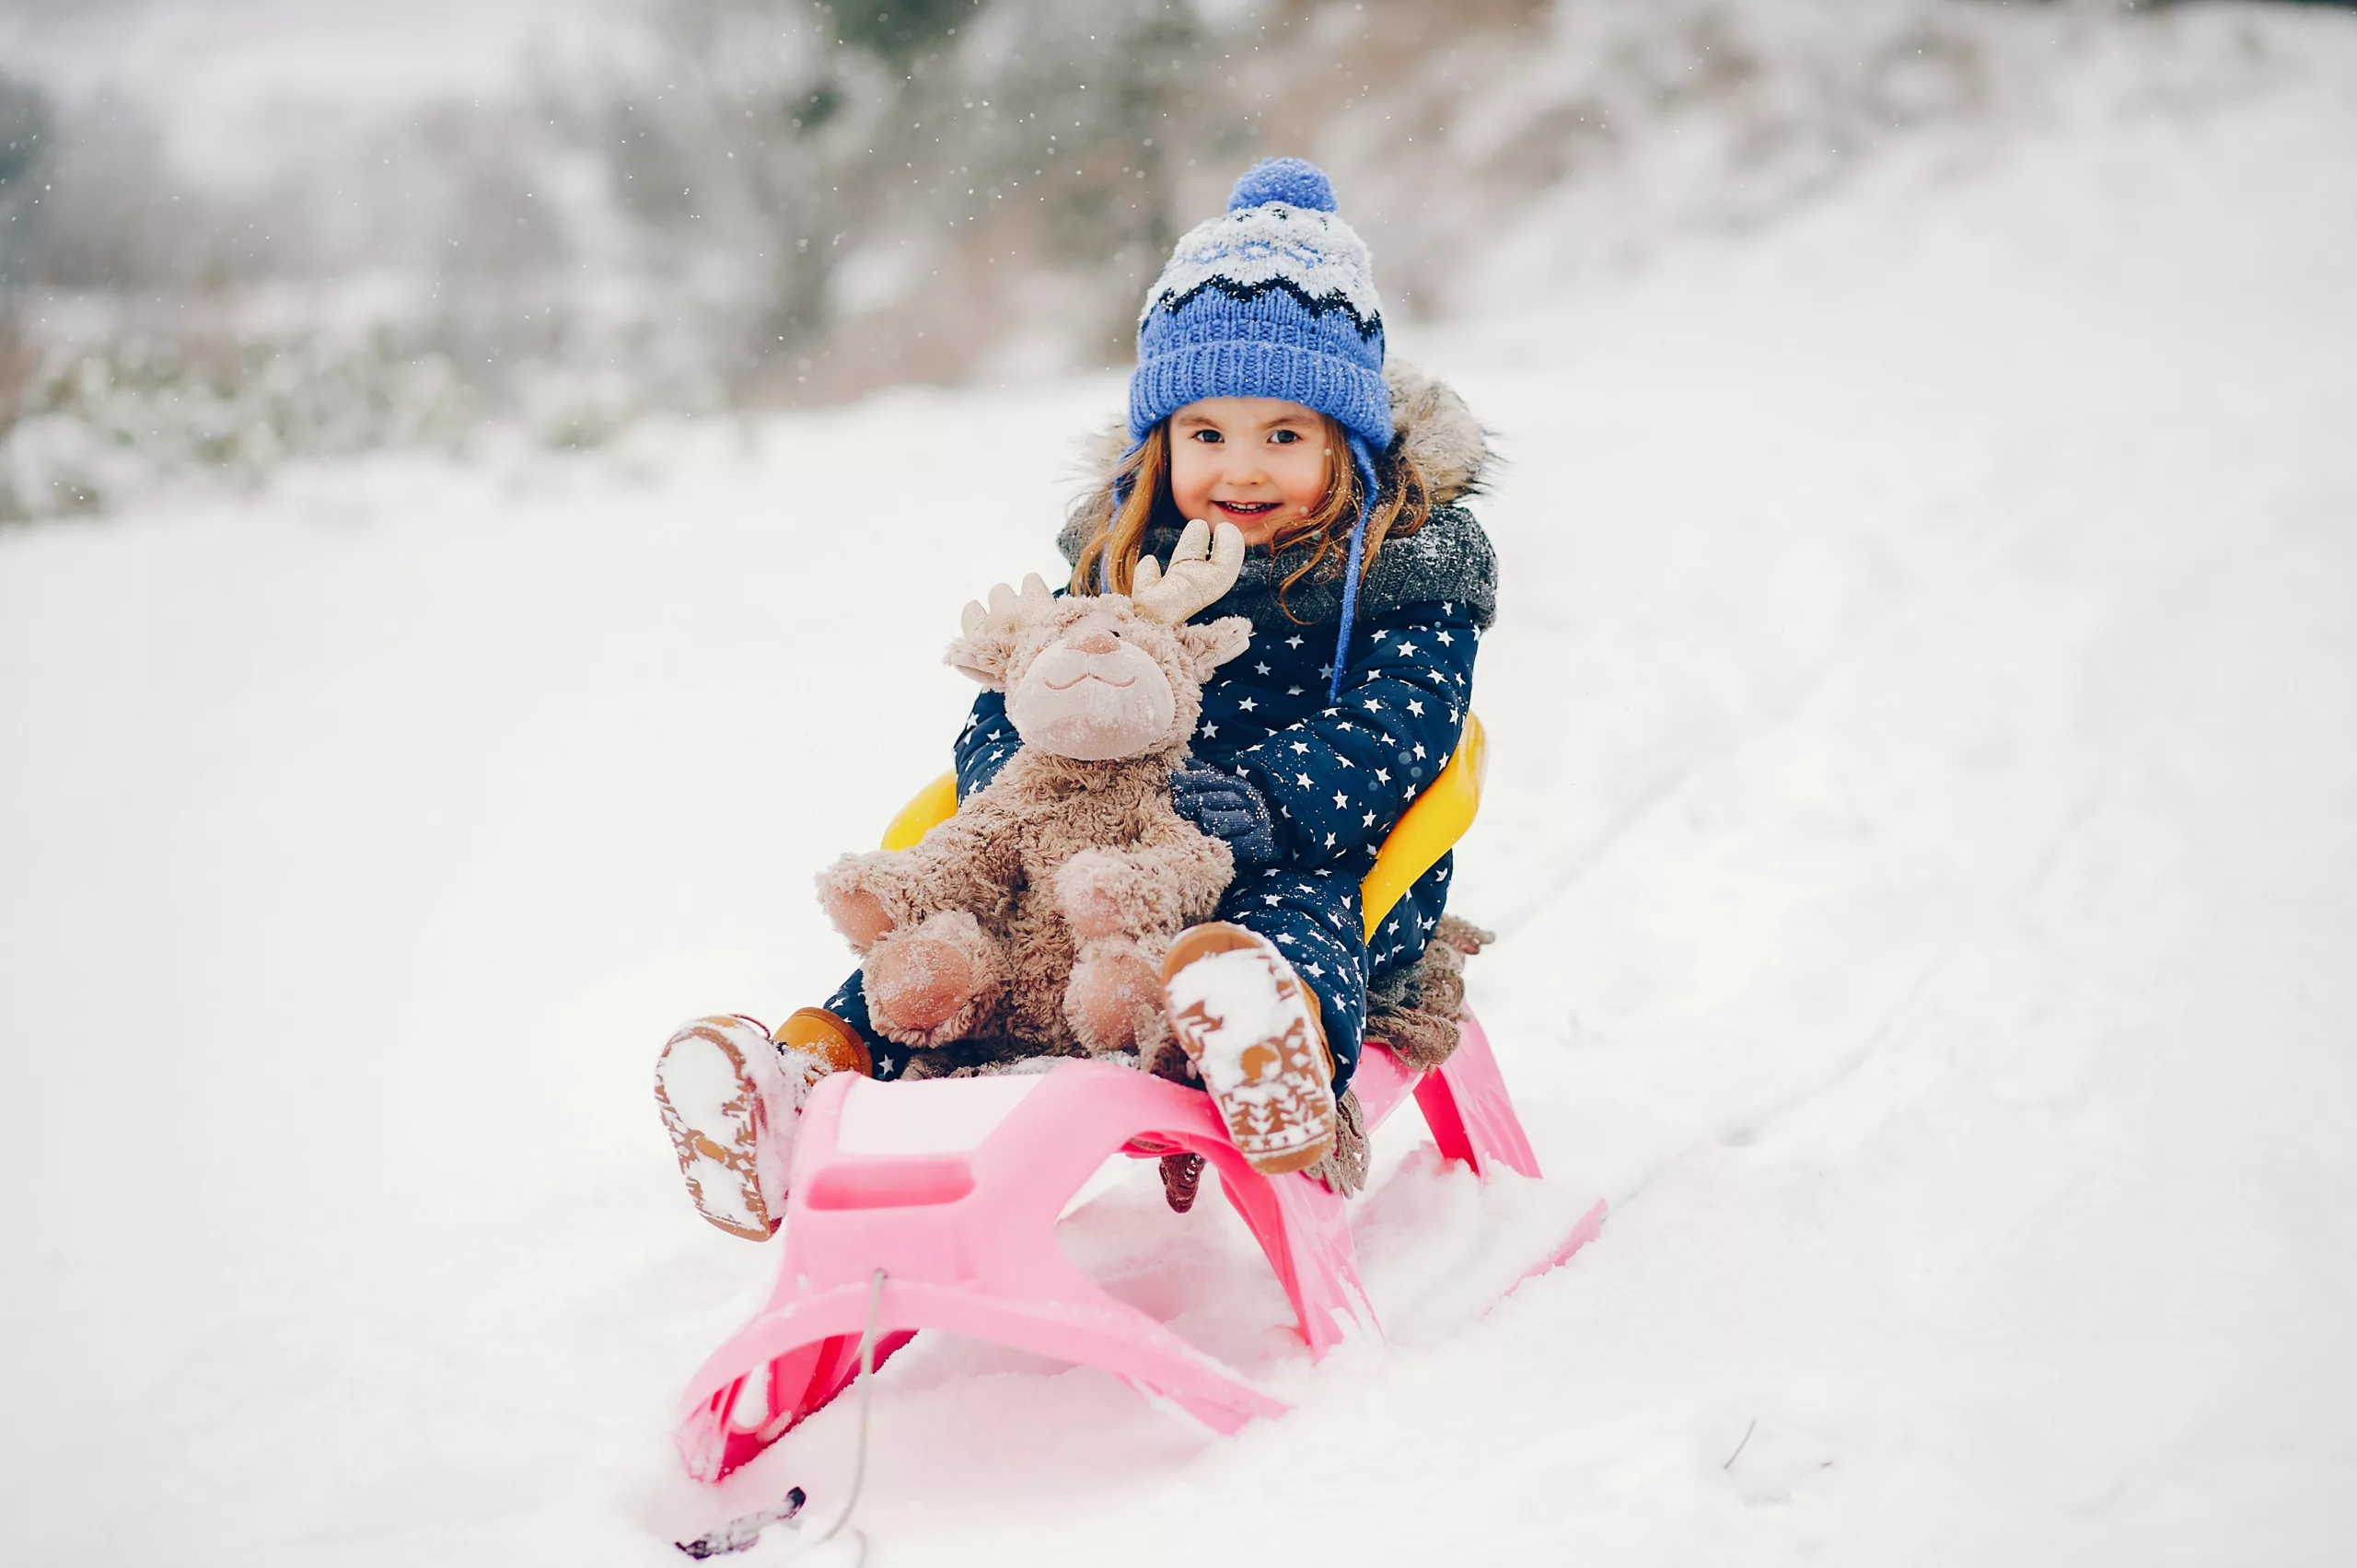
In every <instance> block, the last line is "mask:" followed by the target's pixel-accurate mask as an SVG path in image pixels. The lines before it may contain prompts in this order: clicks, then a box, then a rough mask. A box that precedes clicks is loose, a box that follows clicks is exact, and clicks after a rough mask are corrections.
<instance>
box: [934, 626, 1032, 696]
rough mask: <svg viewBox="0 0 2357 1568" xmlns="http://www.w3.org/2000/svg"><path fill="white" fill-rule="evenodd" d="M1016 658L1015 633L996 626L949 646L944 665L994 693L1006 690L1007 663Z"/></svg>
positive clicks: (983, 629)
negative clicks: (1000, 629) (1003, 630)
mask: <svg viewBox="0 0 2357 1568" xmlns="http://www.w3.org/2000/svg"><path fill="white" fill-rule="evenodd" d="M1014 656H1015V637H1014V634H1013V633H1008V632H1002V631H999V630H997V629H996V628H994V627H982V628H980V629H978V630H976V631H971V632H969V633H966V634H965V635H964V636H962V637H960V638H958V640H957V641H956V642H954V643H952V644H950V645H949V652H948V653H947V654H946V655H945V656H943V657H942V661H941V662H942V663H944V664H946V665H947V666H949V668H952V669H955V670H957V671H958V673H959V674H961V675H966V676H970V677H971V678H972V679H975V680H977V681H979V682H981V684H982V685H983V686H986V687H988V688H989V689H990V690H991V691H1005V690H1006V665H1007V661H1008V660H1009V659H1010V658H1012V657H1014Z"/></svg>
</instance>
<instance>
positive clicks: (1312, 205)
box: [1227, 157, 1334, 213]
mask: <svg viewBox="0 0 2357 1568" xmlns="http://www.w3.org/2000/svg"><path fill="white" fill-rule="evenodd" d="M1271 202H1282V203H1284V204H1285V205H1286V206H1289V207H1306V208H1307V209H1309V210H1310V211H1312V212H1320V213H1330V212H1332V211H1333V210H1334V183H1333V181H1332V180H1328V179H1327V178H1326V171H1325V170H1324V169H1322V168H1318V166H1317V165H1316V164H1314V163H1311V162H1310V161H1309V160H1308V159H1306V158H1297V157H1269V158H1262V159H1261V160H1260V162H1259V163H1256V164H1254V165H1253V166H1252V167H1251V168H1248V169H1246V170H1245V171H1244V177H1243V178H1242V179H1241V180H1237V182H1236V189H1235V190H1234V191H1233V192H1229V194H1228V198H1227V210H1228V211H1229V212H1231V213H1238V212H1242V211H1243V210H1244V209H1245V208H1247V207H1262V206H1266V205H1268V204H1269V203H1271Z"/></svg>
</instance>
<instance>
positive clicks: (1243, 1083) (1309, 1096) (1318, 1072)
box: [1162, 921, 1335, 1176]
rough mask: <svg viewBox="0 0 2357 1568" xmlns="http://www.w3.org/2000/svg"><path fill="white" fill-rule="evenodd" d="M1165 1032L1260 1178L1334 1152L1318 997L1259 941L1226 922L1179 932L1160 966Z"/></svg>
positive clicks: (1328, 1060)
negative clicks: (1183, 1054)
mask: <svg viewBox="0 0 2357 1568" xmlns="http://www.w3.org/2000/svg"><path fill="white" fill-rule="evenodd" d="M1162 990H1163V1002H1164V1005H1165V1007H1166V1008H1167V1011H1168V1013H1169V1016H1170V1029H1171V1033H1172V1034H1173V1035H1175V1036H1176V1037H1177V1039H1178V1040H1179V1047H1180V1048H1181V1049H1182V1050H1184V1051H1186V1052H1187V1055H1188V1057H1189V1059H1190V1060H1191V1061H1192V1062H1193V1063H1194V1064H1195V1072H1196V1074H1198V1075H1199V1076H1201V1077H1202V1081H1203V1086H1204V1087H1205V1088H1206V1089H1208V1090H1210V1091H1211V1096H1212V1100H1213V1103H1214V1104H1216V1105H1217V1106H1218V1107H1219V1110H1220V1116H1221V1117H1222V1119H1223V1120H1225V1121H1226V1123H1227V1133H1228V1136H1229V1137H1230V1138H1232V1139H1234V1140H1235V1141H1236V1146H1237V1150H1238V1152H1240V1153H1241V1154H1242V1155H1243V1156H1244V1158H1245V1160H1246V1161H1247V1163H1248V1164H1249V1165H1250V1166H1251V1167H1252V1168H1253V1169H1255V1170H1257V1171H1259V1172H1260V1173H1261V1174H1262V1175H1263V1176H1282V1175H1283V1174H1284V1173H1286V1172H1287V1171H1295V1170H1299V1169H1301V1168H1302V1167H1304V1166H1307V1165H1314V1164H1316V1163H1317V1162H1318V1160H1320V1159H1322V1158H1324V1157H1325V1156H1326V1155H1327V1153H1328V1152H1329V1150H1330V1149H1332V1148H1333V1146H1334V1125H1335V1110H1334V1061H1333V1058H1332V1056H1331V1055H1330V1054H1329V1053H1328V1051H1327V1049H1326V1031H1325V1028H1324V1025H1323V1024H1322V1023H1321V1022H1320V1020H1319V1016H1318V997H1317V994H1316V993H1314V992H1312V991H1311V990H1310V989H1309V988H1308V987H1307V986H1306V985H1304V984H1302V983H1301V978H1300V977H1299V976H1298V975H1296V974H1295V973H1294V970H1293V965H1291V964H1290V963H1288V962H1286V961H1285V957H1284V955H1283V954H1282V953H1280V952H1278V951H1277V949H1276V947H1274V946H1273V945H1272V944H1271V943H1270V942H1269V941H1267V940H1266V939H1265V938H1263V937H1260V936H1259V935H1254V934H1253V933H1252V932H1249V931H1247V930H1245V929H1244V927H1242V926H1240V925H1234V924H1230V923H1228V922H1226V921H1213V922H1211V923H1208V924H1204V925H1198V926H1193V927H1190V929H1188V930H1187V931H1185V932H1182V933H1180V935H1179V940H1178V941H1176V942H1174V943H1173V944H1171V947H1170V953H1169V956H1168V957H1167V958H1165V959H1164V960H1163V964H1162Z"/></svg>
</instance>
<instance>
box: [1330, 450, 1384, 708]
mask: <svg viewBox="0 0 2357 1568" xmlns="http://www.w3.org/2000/svg"><path fill="white" fill-rule="evenodd" d="M1351 466H1352V467H1353V468H1354V469H1356V470H1359V515H1358V520H1357V521H1356V522H1353V524H1352V525H1351V560H1350V564H1349V565H1347V566H1345V567H1344V568H1343V569H1342V624H1341V630H1339V631H1338V632H1337V633H1335V635H1334V668H1333V672H1332V674H1331V676H1330V678H1329V680H1328V682H1327V686H1326V700H1327V701H1328V702H1329V703H1340V702H1341V700H1342V668H1343V667H1344V666H1345V665H1347V664H1349V663H1350V662H1351V622H1352V621H1354V620H1356V619H1357V618H1358V612H1359V563H1361V562H1362V561H1364V560H1365V558H1366V524H1367V519H1368V518H1369V517H1372V516H1373V515H1374V513H1375V500H1376V494H1378V493H1379V492H1380V490H1381V488H1382V487H1381V486H1380V485H1379V484H1377V483H1376V477H1375V458H1374V456H1373V454H1371V453H1370V452H1368V451H1367V449H1366V441H1365V439H1364V437H1363V436H1360V435H1359V434H1358V433H1357V432H1355V431H1353V432H1352V434H1351Z"/></svg>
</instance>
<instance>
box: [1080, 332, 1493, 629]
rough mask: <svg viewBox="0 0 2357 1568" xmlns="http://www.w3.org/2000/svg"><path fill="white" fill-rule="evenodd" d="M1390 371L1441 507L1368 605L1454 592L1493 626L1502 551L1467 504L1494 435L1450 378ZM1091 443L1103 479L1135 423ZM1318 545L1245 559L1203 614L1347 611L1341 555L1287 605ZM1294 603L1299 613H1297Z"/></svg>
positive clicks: (1409, 449)
mask: <svg viewBox="0 0 2357 1568" xmlns="http://www.w3.org/2000/svg"><path fill="white" fill-rule="evenodd" d="M1383 374H1384V379H1385V380H1386V381H1387V382H1388V383H1389V385H1390V389H1391V427H1392V431H1393V437H1392V438H1393V440H1394V442H1395V443H1396V444H1398V445H1399V447H1401V448H1402V449H1403V450H1404V451H1405V452H1406V453H1407V454H1408V455H1409V456H1411V457H1412V458H1414V459H1415V460H1416V463H1417V466H1418V467H1420V468H1421V469H1422V470H1423V472H1424V478H1425V481H1426V482H1428V483H1429V484H1430V485H1431V487H1432V498H1433V509H1432V515H1431V516H1430V517H1428V518H1427V519H1426V520H1425V523H1424V526H1423V527H1422V528H1419V529H1417V530H1416V531H1415V532H1414V533H1412V534H1410V535H1408V536H1406V537H1405V538H1395V539H1391V540H1386V541H1385V543H1384V546H1383V549H1382V550H1381V551H1380V552H1378V553H1377V554H1376V561H1375V565H1374V566H1373V567H1372V568H1371V569H1370V570H1369V571H1368V573H1367V575H1366V578H1365V581H1364V582H1363V583H1362V584H1361V585H1360V587H1359V601H1358V602H1359V609H1360V613H1362V614H1365V613H1368V612H1369V611H1371V610H1372V611H1377V612H1379V611H1380V610H1383V609H1385V608H1387V607H1388V606H1391V605H1395V604H1416V603H1423V602H1428V601H1439V600H1454V601H1456V602H1457V603H1460V604H1464V605H1467V606H1469V607H1470V609H1471V610H1472V612H1473V619H1474V622H1475V624H1477V625H1480V626H1484V627H1486V626H1488V625H1489V624H1490V622H1491V621H1492V619H1493V618H1494V616H1495V615H1496V613H1497V597H1498V562H1497V552H1496V551H1495V550H1494V549H1493V548H1492V546H1491V544H1490V539H1489V536H1488V535H1487V534H1485V533H1483V532H1482V531H1481V525H1480V524H1479V523H1477V522H1475V521H1474V520H1473V514H1472V513H1471V512H1469V511H1468V510H1467V509H1466V508H1465V506H1464V505H1462V503H1463V502H1464V501H1465V500H1466V499H1467V498H1469V497H1470V496H1473V495H1476V494H1480V490H1481V486H1482V483H1483V481H1484V480H1485V479H1486V477H1487V476H1488V472H1489V470H1490V468H1491V466H1492V455H1491V452H1490V443H1489V436H1488V435H1487V433H1486V432H1484V431H1483V430H1482V428H1481V426H1480V422H1479V421H1477V420H1475V419H1474V417H1473V413H1472V411H1471V410H1470V409H1468V408H1467V407H1466V406H1465V401H1464V400H1463V399H1462V398H1460V397H1458V396H1457V393H1456V392H1455V391H1453V390H1452V389H1449V387H1447V386H1446V384H1445V383H1443V382H1440V381H1436V380H1434V379H1433V378H1432V377H1429V376H1426V375H1424V374H1423V373H1422V372H1421V371H1419V370H1417V369H1415V368H1414V367H1413V366H1409V365H1405V364H1402V363H1401V362H1399V360H1396V359H1395V360H1393V361H1391V363H1390V364H1389V365H1387V366H1385V368H1384V373H1383ZM1089 450H1090V453H1091V458H1090V461H1089V477H1090V479H1091V481H1092V482H1096V483H1098V484H1102V483H1104V482H1107V481H1108V480H1109V479H1110V478H1111V477H1112V474H1113V471H1114V470H1115V468H1116V466H1117V465H1118V464H1119V463H1120V460H1121V455H1122V454H1123V453H1124V452H1126V451H1128V450H1129V433H1128V430H1127V428H1126V427H1125V426H1124V425H1122V424H1119V423H1116V424H1114V425H1112V426H1111V427H1110V428H1109V429H1108V430H1107V431H1106V433H1105V434H1104V435H1103V436H1101V437H1099V438H1097V439H1094V440H1092V442H1091V444H1090V448H1089ZM1178 541H1179V535H1178V530H1176V529H1175V528H1174V529H1163V528H1156V529H1155V530H1154V531H1153V532H1151V533H1149V534H1148V535H1147V537H1146V541H1145V543H1146V548H1147V549H1148V550H1151V551H1152V552H1154V553H1155V554H1156V555H1157V556H1163V557H1167V556H1168V554H1169V552H1170V551H1171V550H1172V548H1173V547H1174V546H1176V545H1177V543H1178ZM1086 543H1087V537H1086V533H1085V532H1084V531H1083V529H1082V528H1081V527H1080V525H1079V524H1078V523H1077V522H1071V523H1067V524H1065V525H1064V528H1063V531H1062V534H1060V535H1059V536H1058V537H1057V540H1056V545H1057V548H1058V549H1060V550H1062V552H1063V556H1064V559H1065V560H1066V561H1068V562H1076V561H1078V560H1079V559H1080V552H1081V547H1082V546H1083V545H1085V544H1086ZM1308 553H1309V552H1308V550H1307V548H1306V546H1304V547H1299V548H1297V549H1294V550H1287V551H1284V552H1282V553H1279V554H1277V555H1275V556H1271V554H1270V553H1269V552H1267V551H1264V550H1255V551H1253V552H1251V553H1250V554H1248V555H1247V556H1246V557H1245V561H1244V572H1243V575H1241V576H1240V577H1238V578H1237V583H1236V587H1234V588H1232V589H1230V590H1229V591H1228V594H1227V596H1226V597H1225V598H1222V599H1221V600H1220V601H1219V602H1218V603H1217V604H1214V605H1213V606H1212V607H1211V608H1210V609H1209V610H1205V611H1204V612H1203V619H1205V620H1209V619H1212V618H1213V617H1215V616H1221V615H1245V616H1249V617H1251V618H1252V621H1253V623H1254V624H1256V625H1264V626H1265V625H1270V624H1273V623H1275V622H1278V621H1284V620H1287V619H1292V620H1295V621H1309V622H1316V621H1334V620H1336V619H1338V618H1339V617H1340V616H1341V605H1342V582H1341V577H1342V569H1341V563H1339V562H1334V563H1329V566H1328V567H1327V569H1325V570H1324V571H1322V572H1321V573H1319V574H1318V576H1317V577H1315V578H1309V579H1305V580H1303V581H1302V582H1299V583H1296V584H1295V585H1294V587H1293V588H1292V589H1291V590H1290V591H1289V592H1288V593H1287V594H1286V595H1285V605H1284V609H1280V608H1279V607H1278V605H1277V602H1276V589H1277V586H1278V585H1279V584H1281V583H1283V581H1284V579H1285V577H1286V576H1287V575H1289V574H1290V573H1292V572H1293V571H1294V570H1295V569H1296V568H1297V567H1299V566H1300V564H1301V563H1302V562H1303V561H1304V560H1306V558H1307V556H1308ZM1285 610H1291V611H1292V615H1291V616H1290V617H1288V616H1287V615H1286V614H1285Z"/></svg>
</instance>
